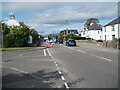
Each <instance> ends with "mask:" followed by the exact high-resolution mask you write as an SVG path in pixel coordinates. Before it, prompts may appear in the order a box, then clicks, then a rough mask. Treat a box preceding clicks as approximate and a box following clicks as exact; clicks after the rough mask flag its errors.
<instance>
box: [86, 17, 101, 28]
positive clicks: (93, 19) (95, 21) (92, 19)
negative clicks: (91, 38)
mask: <svg viewBox="0 0 120 90" xmlns="http://www.w3.org/2000/svg"><path fill="white" fill-rule="evenodd" d="M91 23H95V24H97V23H99V20H98V19H97V18H89V19H88V20H87V21H86V22H85V24H84V26H85V27H89V26H90V24H91Z"/></svg>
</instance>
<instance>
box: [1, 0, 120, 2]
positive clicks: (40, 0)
mask: <svg viewBox="0 0 120 90" xmlns="http://www.w3.org/2000/svg"><path fill="white" fill-rule="evenodd" d="M2 1H3V2H118V1H119V0H84V1H83V0H57V1H56V0H2Z"/></svg>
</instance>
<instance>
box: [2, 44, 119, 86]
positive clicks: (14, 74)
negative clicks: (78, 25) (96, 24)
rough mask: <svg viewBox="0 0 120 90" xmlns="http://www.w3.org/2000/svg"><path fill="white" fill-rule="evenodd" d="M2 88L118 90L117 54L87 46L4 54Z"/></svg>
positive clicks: (112, 51)
mask: <svg viewBox="0 0 120 90" xmlns="http://www.w3.org/2000/svg"><path fill="white" fill-rule="evenodd" d="M2 56H3V59H2V66H1V67H2V79H3V82H2V86H3V88H118V51H117V50H116V49H106V48H100V47H94V46H88V45H83V44H81V45H79V46H77V47H72V46H71V47H67V46H65V45H61V44H60V45H55V46H54V47H53V48H45V47H38V48H36V49H32V50H23V51H8V52H3V54H2Z"/></svg>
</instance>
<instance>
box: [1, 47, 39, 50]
mask: <svg viewBox="0 0 120 90" xmlns="http://www.w3.org/2000/svg"><path fill="white" fill-rule="evenodd" d="M33 48H37V47H14V48H1V49H0V51H16V50H26V49H33Z"/></svg>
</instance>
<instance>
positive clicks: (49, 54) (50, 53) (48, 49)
mask: <svg viewBox="0 0 120 90" xmlns="http://www.w3.org/2000/svg"><path fill="white" fill-rule="evenodd" d="M47 51H48V54H49V56H50V57H51V58H52V59H54V58H53V56H52V55H51V53H50V51H49V49H48V48H47Z"/></svg>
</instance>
